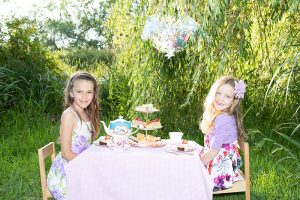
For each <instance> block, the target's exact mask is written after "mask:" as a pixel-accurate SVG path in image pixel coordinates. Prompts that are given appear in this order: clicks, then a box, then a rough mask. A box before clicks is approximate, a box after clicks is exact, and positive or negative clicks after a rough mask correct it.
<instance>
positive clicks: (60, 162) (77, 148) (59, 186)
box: [47, 108, 91, 200]
mask: <svg viewBox="0 0 300 200" xmlns="http://www.w3.org/2000/svg"><path fill="white" fill-rule="evenodd" d="M65 112H72V113H74V116H75V117H76V119H77V128H76V129H73V131H72V151H73V152H74V153H75V154H80V153H81V152H83V151H84V150H86V149H87V148H88V147H89V145H90V143H91V133H90V130H91V125H90V122H81V121H80V119H79V117H78V115H77V114H76V113H75V112H74V111H73V110H72V109H71V108H67V109H66V111H65ZM66 164H68V161H67V160H65V159H64V158H63V157H62V156H61V153H59V154H58V155H57V156H56V158H55V160H54V161H53V163H52V165H51V168H50V171H49V173H48V176H47V185H48V189H49V191H50V193H51V194H52V196H53V197H54V199H56V200H64V199H66V195H67V182H66V172H65V165H66Z"/></svg>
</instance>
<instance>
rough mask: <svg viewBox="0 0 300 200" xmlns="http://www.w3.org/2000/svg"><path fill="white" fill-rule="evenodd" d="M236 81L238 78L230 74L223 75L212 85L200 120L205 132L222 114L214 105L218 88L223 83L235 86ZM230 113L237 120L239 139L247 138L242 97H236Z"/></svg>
mask: <svg viewBox="0 0 300 200" xmlns="http://www.w3.org/2000/svg"><path fill="white" fill-rule="evenodd" d="M235 81H237V79H235V78H233V77H229V76H223V77H221V78H220V79H218V80H217V81H216V82H215V83H214V84H213V85H212V87H211V89H210V91H209V92H208V95H207V97H206V99H205V101H204V113H203V116H202V121H201V122H200V129H201V131H202V132H203V133H205V134H209V133H210V132H211V129H212V127H213V125H214V122H215V119H216V117H217V116H218V115H219V114H221V112H219V111H217V110H216V109H215V107H214V104H213V103H214V100H215V95H216V92H217V89H218V88H219V87H220V86H222V85H226V84H228V85H231V86H232V87H233V88H234V86H235ZM227 112H228V113H229V114H230V115H233V116H234V117H235V118H236V121H237V132H238V138H239V141H244V140H245V139H246V134H245V131H244V125H243V115H242V105H241V99H240V98H236V97H234V101H233V103H232V104H231V106H230V107H229V109H228V111H227Z"/></svg>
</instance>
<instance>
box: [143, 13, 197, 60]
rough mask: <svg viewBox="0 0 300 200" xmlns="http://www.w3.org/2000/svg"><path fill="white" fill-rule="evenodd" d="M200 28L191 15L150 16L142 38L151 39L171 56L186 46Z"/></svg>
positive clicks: (157, 47)
mask: <svg viewBox="0 0 300 200" xmlns="http://www.w3.org/2000/svg"><path fill="white" fill-rule="evenodd" d="M199 28H200V26H199V24H198V23H197V22H196V21H195V20H194V19H193V18H191V17H190V16H184V17H179V18H178V19H177V20H176V19H175V17H173V16H165V17H162V18H158V17H156V16H149V17H148V18H147V21H146V24H145V26H144V29H143V32H142V35H141V38H142V40H144V41H146V40H150V41H151V42H152V44H153V46H154V47H155V48H156V49H157V50H158V51H160V52H163V53H166V57H167V58H171V57H172V56H174V53H175V52H179V51H181V50H182V49H183V48H184V47H185V46H186V43H187V41H188V40H189V38H193V37H194V36H195V33H196V31H197V30H198V29H199Z"/></svg>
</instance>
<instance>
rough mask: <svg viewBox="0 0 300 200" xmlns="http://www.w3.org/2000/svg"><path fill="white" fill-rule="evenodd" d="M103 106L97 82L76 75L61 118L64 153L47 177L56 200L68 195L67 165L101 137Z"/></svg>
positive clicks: (69, 83) (71, 81)
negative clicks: (99, 134) (100, 108)
mask: <svg viewBox="0 0 300 200" xmlns="http://www.w3.org/2000/svg"><path fill="white" fill-rule="evenodd" d="M98 111H99V103H98V86H97V81H96V79H95V78H94V77H93V76H91V75H90V74H88V73H78V74H75V75H74V76H73V77H72V78H71V79H70V81H69V82H68V84H67V87H66V89H65V111H64V112H63V114H62V116H61V125H60V143H61V152H60V153H59V154H58V155H57V156H56V158H55V160H54V162H53V163H52V166H51V168H50V171H49V173H48V176H47V185H48V188H49V191H50V193H51V194H52V196H53V197H54V198H55V199H57V200H58V199H59V200H64V199H66V194H67V182H66V172H65V165H66V164H67V163H68V162H69V161H70V160H72V159H74V158H75V157H76V156H77V155H78V154H80V153H81V152H83V151H84V150H85V149H87V148H88V147H89V145H90V144H91V141H92V139H95V138H96V137H97V135H98V133H99V127H100V126H99V122H100V120H99V115H98Z"/></svg>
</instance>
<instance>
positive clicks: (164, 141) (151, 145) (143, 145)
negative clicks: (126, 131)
mask: <svg viewBox="0 0 300 200" xmlns="http://www.w3.org/2000/svg"><path fill="white" fill-rule="evenodd" d="M128 143H129V144H130V145H131V146H134V147H152V148H157V147H163V146H165V145H166V144H167V141H166V140H160V141H157V142H153V143H137V142H134V141H132V140H129V142H128Z"/></svg>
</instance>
